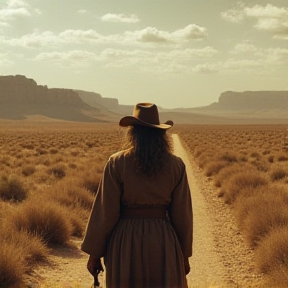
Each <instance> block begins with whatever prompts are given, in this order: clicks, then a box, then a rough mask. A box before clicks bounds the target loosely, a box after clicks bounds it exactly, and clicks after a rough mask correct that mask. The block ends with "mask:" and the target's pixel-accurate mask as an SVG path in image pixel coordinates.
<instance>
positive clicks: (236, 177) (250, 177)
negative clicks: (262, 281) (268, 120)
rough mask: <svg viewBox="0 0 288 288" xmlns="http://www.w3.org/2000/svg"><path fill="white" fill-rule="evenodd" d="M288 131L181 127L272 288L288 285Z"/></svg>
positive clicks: (185, 141)
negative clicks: (233, 215) (231, 211)
mask: <svg viewBox="0 0 288 288" xmlns="http://www.w3.org/2000/svg"><path fill="white" fill-rule="evenodd" d="M287 128H288V127H287V126H191V125H186V126H185V125H182V126H181V127H180V128H179V129H178V131H177V133H178V134H179V135H180V137H181V139H182V142H183V145H184V147H185V148H186V149H187V150H188V151H189V152H190V155H192V157H193V158H194V159H195V161H196V162H197V164H198V165H199V166H200V168H202V171H203V173H204V174H205V175H206V176H207V177H209V178H210V180H211V181H213V183H214V185H215V191H217V195H218V196H219V197H223V201H224V202H225V203H227V205H230V207H231V209H232V210H233V212H234V214H235V219H236V221H237V224H238V226H239V228H240V229H241V231H242V233H243V236H244V239H245V240H246V242H247V245H249V246H250V247H251V248H252V249H253V250H254V252H255V259H256V267H257V268H258V270H259V272H262V273H265V274H267V275H268V276H269V277H271V279H272V283H273V285H272V286H271V287H275V286H276V285H279V287H287V283H288V245H287V243H288V129H287ZM274 285H275V286H274ZM277 287H278V286H277Z"/></svg>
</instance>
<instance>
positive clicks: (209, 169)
mask: <svg viewBox="0 0 288 288" xmlns="http://www.w3.org/2000/svg"><path fill="white" fill-rule="evenodd" d="M228 165H229V164H228V163H227V162H226V161H212V162H210V163H208V164H207V165H206V168H205V175H206V176H207V177H210V176H212V175H215V174H218V173H219V171H220V170H221V169H223V168H224V167H227V166H228Z"/></svg>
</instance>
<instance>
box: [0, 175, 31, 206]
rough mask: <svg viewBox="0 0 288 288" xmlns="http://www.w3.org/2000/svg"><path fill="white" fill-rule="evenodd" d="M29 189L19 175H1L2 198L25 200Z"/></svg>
mask: <svg viewBox="0 0 288 288" xmlns="http://www.w3.org/2000/svg"><path fill="white" fill-rule="evenodd" d="M27 195H28V191H27V189H26V188H25V185H24V184H23V182H22V181H21V180H20V178H19V177H17V176H9V177H8V176H6V175H2V176H1V177H0V198H1V199H2V200H6V201H9V200H11V201H23V200H25V199H26V198H27Z"/></svg>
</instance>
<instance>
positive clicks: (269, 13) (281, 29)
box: [221, 3, 288, 40]
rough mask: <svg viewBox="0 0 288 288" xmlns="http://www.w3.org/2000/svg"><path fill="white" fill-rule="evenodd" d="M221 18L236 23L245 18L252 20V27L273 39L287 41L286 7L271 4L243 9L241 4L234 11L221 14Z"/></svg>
mask: <svg viewBox="0 0 288 288" xmlns="http://www.w3.org/2000/svg"><path fill="white" fill-rule="evenodd" d="M221 16H222V18H224V19H225V20H228V21H231V22H237V23H239V22H241V21H243V20H244V19H245V18H252V19H253V18H254V19H256V21H257V23H256V24H255V25H254V27H255V28H256V29H258V30H263V31H268V32H271V33H273V35H274V38H279V39H286V40H288V8H286V7H276V6H273V5H271V4H267V5H266V6H261V5H254V6H252V7H244V4H243V3H242V4H241V5H240V6H239V5H238V7H237V8H235V9H232V10H228V11H226V12H222V13H221Z"/></svg>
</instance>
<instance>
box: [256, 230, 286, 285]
mask: <svg viewBox="0 0 288 288" xmlns="http://www.w3.org/2000/svg"><path fill="white" fill-rule="evenodd" d="M287 243H288V226H283V227H277V228H275V229H273V230H272V231H271V232H270V233H269V234H268V235H267V236H266V237H265V238H264V239H263V240H262V241H261V243H260V244H259V246H258V247H257V249H256V251H255V255H256V264H257V267H258V268H259V270H260V272H263V273H269V272H270V273H271V272H272V271H273V270H278V269H280V270H283V271H286V277H287V278H286V279H287V280H288V245H287ZM286 283H288V282H286Z"/></svg>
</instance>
